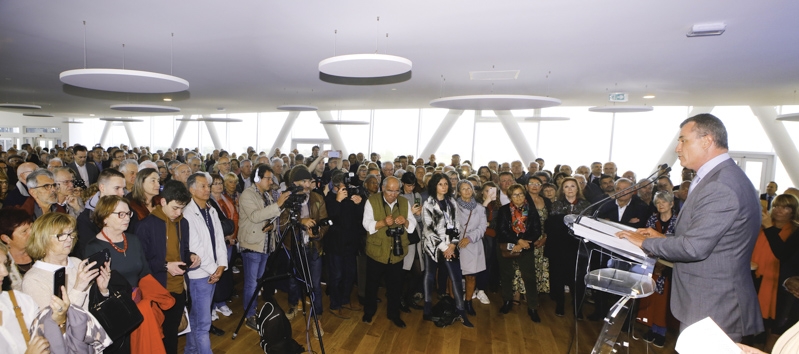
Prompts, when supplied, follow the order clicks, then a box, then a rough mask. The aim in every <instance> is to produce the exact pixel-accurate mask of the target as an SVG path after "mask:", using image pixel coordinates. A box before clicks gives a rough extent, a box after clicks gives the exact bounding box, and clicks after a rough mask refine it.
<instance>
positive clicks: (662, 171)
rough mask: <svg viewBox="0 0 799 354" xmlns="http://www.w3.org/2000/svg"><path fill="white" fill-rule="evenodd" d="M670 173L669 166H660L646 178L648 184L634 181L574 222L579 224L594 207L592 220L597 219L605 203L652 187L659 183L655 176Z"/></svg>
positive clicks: (588, 208)
mask: <svg viewBox="0 0 799 354" xmlns="http://www.w3.org/2000/svg"><path fill="white" fill-rule="evenodd" d="M669 171H671V167H669V165H668V164H665V163H664V164H662V165H660V166H658V169H657V171H655V172H653V173H652V174H651V175H649V177H647V178H646V179H647V182H645V183H644V184H641V185H639V184H638V183H635V181H632V182H633V183H632V184H631V185H630V186H629V187H627V188H624V189H622V190H620V191H618V192H616V193H613V194H611V195H609V196H607V197H605V198H602V200H600V201H598V202H596V203H594V204H591V205H589V206H588V207H587V208H585V209H583V211H581V212H580V214H579V215H577V218H576V219H575V220H574V222H577V223H579V222H580V219H582V217H583V216H585V213H586V212H587V211H589V210H592V208H593V207H597V208H596V210H595V211H594V213H593V215H591V217H592V218H596V214H597V213H598V212H599V208H601V207H602V205H604V204H605V203H607V202H609V201H611V200H612V199H616V198H617V197H619V196H622V195H626V194H627V193H628V192H630V191H632V190H634V189H636V188H642V187H646V186H648V185H650V184H652V183H655V181H657V178H655V176H657V177H660V176H662V175H664V174H666V173H669Z"/></svg>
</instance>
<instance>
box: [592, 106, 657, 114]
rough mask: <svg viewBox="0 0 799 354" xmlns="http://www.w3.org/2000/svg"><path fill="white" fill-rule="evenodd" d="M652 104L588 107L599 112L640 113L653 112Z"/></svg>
mask: <svg viewBox="0 0 799 354" xmlns="http://www.w3.org/2000/svg"><path fill="white" fill-rule="evenodd" d="M653 109H654V108H652V106H596V107H591V108H588V110H589V111H591V112H599V113H638V112H651V111H652V110H653Z"/></svg>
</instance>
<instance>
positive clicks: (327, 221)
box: [302, 218, 333, 237]
mask: <svg viewBox="0 0 799 354" xmlns="http://www.w3.org/2000/svg"><path fill="white" fill-rule="evenodd" d="M322 226H333V220H330V218H324V219H322V220H319V222H317V223H316V225H314V226H312V227H311V232H313V234H314V235H315V236H316V237H319V228H320V227H322ZM302 228H303V229H306V230H307V228H306V227H305V226H303V227H302Z"/></svg>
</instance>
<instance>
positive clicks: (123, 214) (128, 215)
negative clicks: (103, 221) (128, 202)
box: [111, 211, 133, 219]
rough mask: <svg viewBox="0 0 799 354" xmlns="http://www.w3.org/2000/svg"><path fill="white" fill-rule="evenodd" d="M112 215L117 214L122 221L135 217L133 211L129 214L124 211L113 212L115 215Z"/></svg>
mask: <svg viewBox="0 0 799 354" xmlns="http://www.w3.org/2000/svg"><path fill="white" fill-rule="evenodd" d="M111 214H117V216H118V217H119V218H120V219H124V218H125V217H126V216H127V217H132V216H133V212H132V211H128V212H124V211H117V212H113V213H111Z"/></svg>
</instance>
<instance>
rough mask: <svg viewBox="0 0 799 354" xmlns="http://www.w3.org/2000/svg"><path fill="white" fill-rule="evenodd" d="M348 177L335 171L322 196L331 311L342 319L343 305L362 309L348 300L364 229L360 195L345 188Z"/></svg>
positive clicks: (348, 307) (353, 309)
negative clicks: (326, 222)
mask: <svg viewBox="0 0 799 354" xmlns="http://www.w3.org/2000/svg"><path fill="white" fill-rule="evenodd" d="M349 178H350V177H348V176H347V174H346V173H344V172H341V171H334V172H333V174H332V181H333V189H332V190H331V191H330V193H328V194H327V196H325V205H327V213H328V216H329V217H330V220H331V221H333V225H331V226H330V228H329V229H328V230H327V234H326V235H325V240H324V249H325V255H326V257H327V272H328V283H327V289H328V292H329V295H330V313H332V314H333V316H336V317H338V318H343V319H347V318H349V317H348V316H347V315H346V314H345V313H344V310H343V309H348V310H352V311H358V310H361V309H362V308H361V307H360V306H358V305H357V304H351V303H350V295H351V294H352V284H353V282H354V281H355V270H356V268H357V266H356V262H355V257H356V256H357V254H358V250H359V249H360V248H361V237H362V235H364V234H365V233H366V232H365V230H364V229H363V226H362V225H361V220H362V219H361V218H362V216H363V204H364V203H363V198H362V197H361V196H360V195H358V194H357V189H348V188H347V185H348V183H349Z"/></svg>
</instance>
